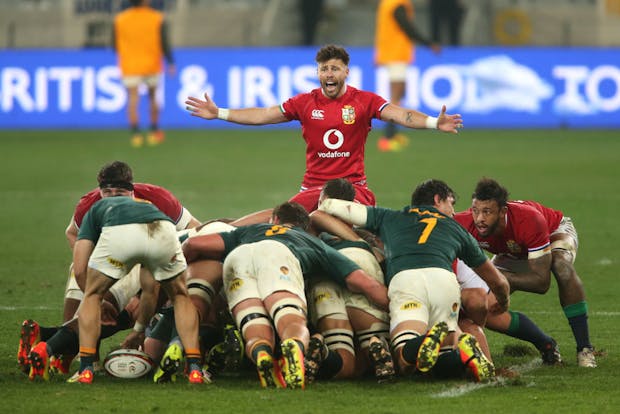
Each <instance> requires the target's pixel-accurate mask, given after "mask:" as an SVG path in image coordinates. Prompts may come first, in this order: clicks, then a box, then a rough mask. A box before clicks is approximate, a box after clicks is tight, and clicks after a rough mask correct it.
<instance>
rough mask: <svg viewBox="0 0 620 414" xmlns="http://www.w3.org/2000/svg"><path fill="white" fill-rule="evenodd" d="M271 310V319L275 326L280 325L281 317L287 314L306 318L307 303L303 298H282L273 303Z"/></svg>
mask: <svg viewBox="0 0 620 414" xmlns="http://www.w3.org/2000/svg"><path fill="white" fill-rule="evenodd" d="M269 312H270V313H271V320H272V321H273V324H274V326H278V322H279V321H280V319H282V317H284V316H287V315H295V316H299V317H302V318H304V319H306V307H305V304H304V302H303V301H302V300H301V299H299V298H296V297H288V298H284V299H280V300H279V301H277V302H276V303H274V304H273V306H272V307H271V309H270V310H269Z"/></svg>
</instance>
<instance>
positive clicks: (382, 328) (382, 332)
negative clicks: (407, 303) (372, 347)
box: [355, 322, 390, 348]
mask: <svg viewBox="0 0 620 414" xmlns="http://www.w3.org/2000/svg"><path fill="white" fill-rule="evenodd" d="M355 335H356V336H357V342H358V343H359V344H360V347H361V348H368V345H369V343H368V342H369V341H370V338H372V337H373V336H377V337H379V338H385V339H389V337H390V325H389V324H388V323H386V322H375V323H373V324H372V325H370V327H369V328H368V329H362V330H359V331H357V332H356V333H355Z"/></svg>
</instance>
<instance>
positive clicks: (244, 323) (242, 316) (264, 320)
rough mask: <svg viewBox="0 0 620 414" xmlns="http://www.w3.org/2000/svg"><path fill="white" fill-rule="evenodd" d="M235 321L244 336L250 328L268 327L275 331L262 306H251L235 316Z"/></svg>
mask: <svg viewBox="0 0 620 414" xmlns="http://www.w3.org/2000/svg"><path fill="white" fill-rule="evenodd" d="M235 321H236V322H237V326H238V327H239V330H240V331H241V334H244V333H245V330H246V329H248V327H250V326H256V325H263V326H268V327H269V328H270V329H273V326H272V325H271V320H270V319H269V316H268V315H267V314H266V313H265V309H264V308H262V307H260V306H251V307H249V308H247V309H244V310H242V311H239V312H238V313H237V314H236V315H235Z"/></svg>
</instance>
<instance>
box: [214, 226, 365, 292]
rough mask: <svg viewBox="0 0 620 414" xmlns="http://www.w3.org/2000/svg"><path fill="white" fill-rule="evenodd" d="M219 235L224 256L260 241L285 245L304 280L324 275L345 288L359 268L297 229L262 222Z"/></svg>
mask: <svg viewBox="0 0 620 414" xmlns="http://www.w3.org/2000/svg"><path fill="white" fill-rule="evenodd" d="M219 235H220V236H221V237H222V239H224V245H225V254H226V255H228V254H229V253H230V252H231V251H232V250H233V249H234V248H235V247H237V246H239V245H241V244H247V243H254V242H258V241H261V240H275V241H278V242H280V243H282V244H284V245H285V246H286V247H288V249H289V250H290V251H291V252H292V253H293V254H294V255H295V257H296V258H297V260H299V263H300V264H301V270H302V272H303V274H304V278H307V277H311V276H313V275H326V276H328V277H329V278H330V279H332V280H334V281H335V282H337V283H339V284H341V285H343V286H345V285H346V284H345V281H344V279H345V277H346V276H348V275H349V274H350V273H351V272H353V271H354V270H357V269H359V268H360V267H359V266H358V265H357V264H355V262H353V261H352V260H350V259H348V258H346V257H345V256H343V255H342V254H341V253H339V252H338V251H337V250H336V249H334V248H333V247H330V246H328V245H327V244H325V243H324V242H323V241H322V240H320V239H318V238H317V237H314V236H312V235H310V234H308V233H306V232H305V231H303V230H301V229H299V228H291V227H287V226H282V225H277V224H276V225H273V224H264V223H263V224H253V225H250V226H242V227H238V228H236V229H235V230H233V231H231V232H228V233H219Z"/></svg>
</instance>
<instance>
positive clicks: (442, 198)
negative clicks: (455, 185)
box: [411, 179, 456, 217]
mask: <svg viewBox="0 0 620 414" xmlns="http://www.w3.org/2000/svg"><path fill="white" fill-rule="evenodd" d="M455 202H456V193H455V192H454V191H453V190H452V189H451V188H450V186H448V184H446V183H445V182H443V181H441V180H436V179H430V180H426V181H424V182H422V183H421V184H420V185H418V186H417V187H416V188H415V190H413V193H412V194H411V205H412V206H433V207H435V208H436V209H437V210H439V211H440V212H442V213H443V214H445V215H447V216H450V217H452V216H453V215H454V203H455Z"/></svg>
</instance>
